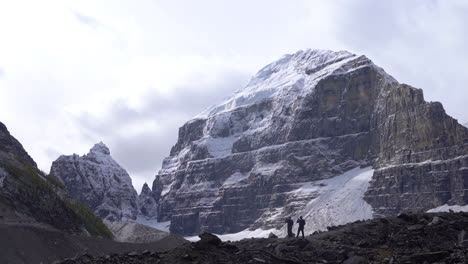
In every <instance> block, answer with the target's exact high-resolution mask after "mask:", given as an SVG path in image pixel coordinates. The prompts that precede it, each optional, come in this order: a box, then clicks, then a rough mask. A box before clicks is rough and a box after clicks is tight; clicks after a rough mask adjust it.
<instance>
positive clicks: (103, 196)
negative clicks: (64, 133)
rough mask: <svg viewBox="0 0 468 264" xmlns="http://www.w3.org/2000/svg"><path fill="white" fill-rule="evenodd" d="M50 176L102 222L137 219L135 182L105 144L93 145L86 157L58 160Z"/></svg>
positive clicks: (74, 156)
mask: <svg viewBox="0 0 468 264" xmlns="http://www.w3.org/2000/svg"><path fill="white" fill-rule="evenodd" d="M50 174H51V175H52V176H55V177H57V178H58V179H59V180H60V181H61V182H62V183H63V184H64V186H65V188H66V190H67V191H68V193H69V194H70V195H71V196H72V197H74V198H76V199H78V200H80V201H81V202H82V203H84V204H86V205H87V206H88V207H90V208H91V209H92V210H94V212H95V213H96V214H97V215H98V216H99V217H101V218H102V219H107V220H110V221H117V220H127V219H136V216H137V213H138V207H137V193H136V191H135V189H134V188H133V185H132V180H131V178H130V176H129V175H128V173H127V171H125V169H123V168H122V167H121V166H120V165H119V164H118V163H117V162H116V161H115V160H114V159H113V158H112V157H111V155H110V151H109V148H108V147H107V146H106V145H105V144H104V143H102V142H100V143H98V144H96V145H94V146H93V147H92V148H91V150H90V151H89V153H88V154H86V155H84V156H78V155H76V154H73V155H70V156H61V157H59V158H58V159H57V160H56V161H54V162H53V163H52V168H51V172H50Z"/></svg>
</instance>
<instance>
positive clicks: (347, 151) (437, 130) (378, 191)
mask: <svg viewBox="0 0 468 264" xmlns="http://www.w3.org/2000/svg"><path fill="white" fill-rule="evenodd" d="M467 154H468V130H467V129H466V128H465V127H463V126H461V125H459V124H458V122H457V121H456V120H455V119H453V118H451V117H449V116H448V115H447V114H446V113H445V111H444V109H443V107H442V105H441V104H440V103H434V102H430V103H428V102H426V101H425V100H424V98H423V93H422V90H420V89H416V88H413V87H411V86H408V85H405V84H400V83H398V82H397V81H396V80H395V79H394V78H393V77H391V76H389V75H388V74H387V73H385V72H384V71H383V70H382V69H381V68H379V67H378V66H376V65H375V64H374V63H372V61H370V60H369V59H368V58H366V57H365V56H358V55H354V54H351V53H348V52H344V51H340V52H332V51H322V50H307V51H299V52H297V53H295V54H293V55H286V56H284V57H283V58H281V59H280V60H278V61H276V62H274V63H272V64H270V65H267V66H266V67H264V68H263V69H262V70H260V71H259V72H258V73H257V74H256V75H255V76H254V77H253V78H252V79H251V80H250V82H249V83H248V84H247V85H246V86H245V87H244V88H243V89H240V90H239V91H237V92H236V93H235V94H234V95H233V96H232V97H231V98H230V99H228V100H226V101H224V102H223V103H221V104H219V105H216V106H213V107H211V108H210V109H208V110H207V111H205V112H204V113H202V114H200V115H198V116H197V117H196V118H194V119H193V120H190V121H188V122H187V123H186V124H185V125H184V126H182V127H181V128H180V130H179V138H178V141H177V143H176V144H175V145H174V147H173V148H172V149H171V152H170V156H169V157H168V158H166V159H165V160H164V162H163V167H162V169H161V170H160V172H159V173H158V175H157V177H156V180H155V182H154V183H153V197H155V198H156V199H157V200H158V201H159V206H158V219H159V220H161V221H167V220H171V231H172V232H175V233H180V234H196V233H200V232H202V231H210V232H214V233H233V232H238V231H241V230H243V229H246V228H258V227H262V228H265V229H266V228H279V227H281V226H282V225H283V219H284V217H285V216H287V215H294V214H295V213H297V212H299V213H300V214H304V215H308V213H309V212H308V211H307V209H308V208H309V207H310V206H309V205H311V203H312V202H313V201H317V198H320V197H321V198H320V199H319V200H321V199H325V197H324V196H322V195H323V192H322V191H321V190H322V189H321V188H318V187H320V186H318V185H319V184H323V181H324V180H327V179H331V178H334V177H336V176H338V175H342V174H344V173H345V172H347V171H350V170H352V169H355V168H357V167H372V168H374V169H375V170H376V171H375V172H374V175H373V177H371V178H372V180H371V181H370V183H369V184H370V185H369V188H368V189H367V190H362V189H360V190H359V191H360V192H363V193H362V195H361V196H364V193H365V197H364V199H365V201H367V202H368V203H369V204H370V205H371V206H372V209H373V212H374V213H375V215H378V216H380V215H392V214H396V213H398V212H401V211H405V210H410V209H411V210H412V209H420V210H428V209H431V208H433V207H436V206H439V205H442V204H444V203H463V204H464V203H465V200H464V197H465V195H464V189H468V188H466V187H465V181H466V180H465V178H466V177H468V175H467V174H466V173H467V170H466V167H468V166H467V165H466V164H467V156H466V155H467ZM366 179H367V180H368V178H366ZM307 184H309V186H310V188H308V189H307V191H298V190H304V186H306V185H307ZM366 184H367V183H366ZM317 186H318V187H317ZM343 186H344V185H343ZM316 187H317V188H316ZM366 191H367V192H366ZM362 198H363V197H361V198H360V199H362ZM330 208H331V207H330ZM330 210H333V209H332V208H331V209H330ZM310 220H311V221H314V219H310ZM354 220H356V219H354Z"/></svg>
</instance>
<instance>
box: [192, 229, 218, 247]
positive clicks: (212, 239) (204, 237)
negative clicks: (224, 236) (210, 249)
mask: <svg viewBox="0 0 468 264" xmlns="http://www.w3.org/2000/svg"><path fill="white" fill-rule="evenodd" d="M198 237H200V241H199V242H200V243H203V244H211V245H215V246H219V245H220V244H221V243H222V241H221V239H219V237H217V236H215V235H213V234H211V233H207V232H204V233H202V234H200V235H198Z"/></svg>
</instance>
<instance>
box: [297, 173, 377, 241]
mask: <svg viewBox="0 0 468 264" xmlns="http://www.w3.org/2000/svg"><path fill="white" fill-rule="evenodd" d="M373 174H374V170H373V169H372V168H370V167H368V168H364V169H360V168H355V169H352V170H350V171H348V172H346V173H344V174H342V175H340V176H336V177H333V178H331V179H326V180H321V181H317V182H313V183H306V184H304V185H303V186H302V187H301V188H299V189H297V190H295V191H293V192H296V193H304V192H317V193H319V196H318V197H317V198H315V199H313V200H312V201H310V202H309V203H308V204H307V205H306V207H305V208H304V209H303V210H302V212H301V213H300V214H298V215H297V216H296V217H299V216H300V215H302V216H304V218H305V220H306V221H307V224H306V227H305V231H306V232H307V233H312V232H314V231H317V230H326V229H327V227H328V226H337V225H343V224H347V223H350V222H355V221H358V220H366V219H371V218H372V215H373V211H372V207H371V206H370V205H369V204H368V203H367V202H366V201H364V194H365V192H366V191H367V188H368V187H369V181H370V180H371V179H372V175H373Z"/></svg>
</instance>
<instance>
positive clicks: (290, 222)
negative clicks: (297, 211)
mask: <svg viewBox="0 0 468 264" xmlns="http://www.w3.org/2000/svg"><path fill="white" fill-rule="evenodd" d="M285 222H286V223H287V224H288V237H294V233H293V231H292V228H293V225H294V221H293V220H292V219H291V217H290V216H288V218H286V221H285Z"/></svg>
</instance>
